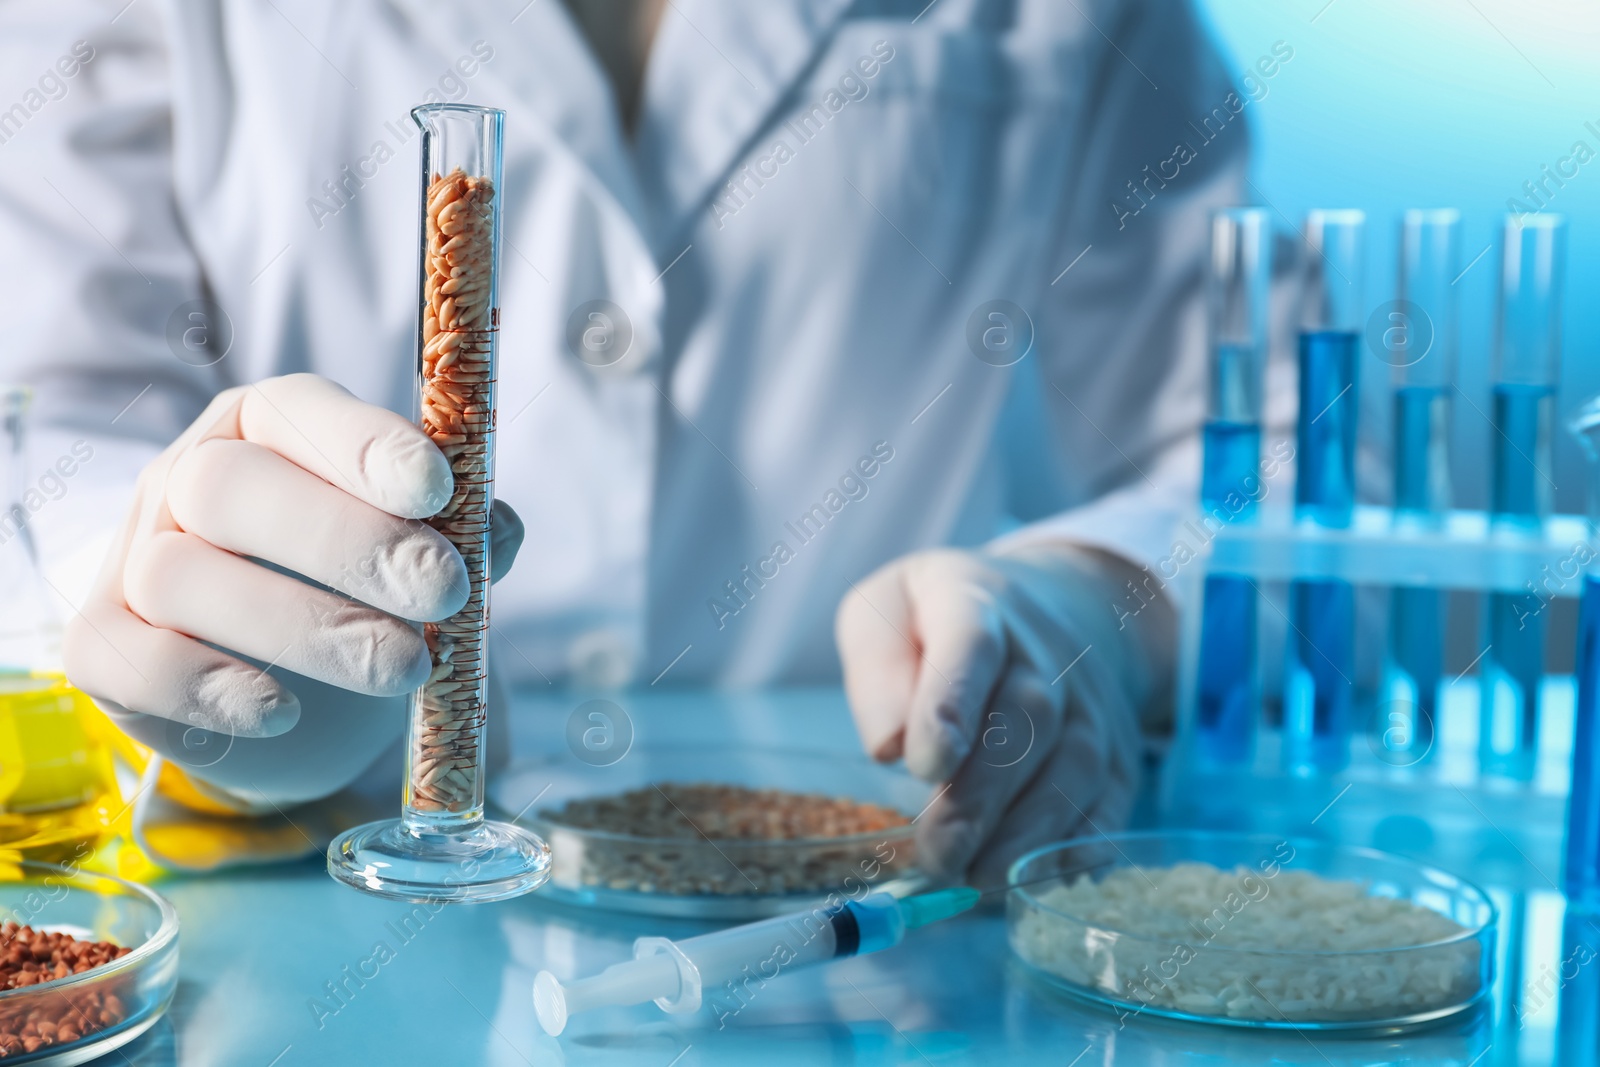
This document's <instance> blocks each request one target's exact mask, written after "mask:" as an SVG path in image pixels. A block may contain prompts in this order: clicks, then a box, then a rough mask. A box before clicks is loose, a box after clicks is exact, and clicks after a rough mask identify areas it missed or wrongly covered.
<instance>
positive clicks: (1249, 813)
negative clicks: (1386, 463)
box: [1130, 503, 1593, 852]
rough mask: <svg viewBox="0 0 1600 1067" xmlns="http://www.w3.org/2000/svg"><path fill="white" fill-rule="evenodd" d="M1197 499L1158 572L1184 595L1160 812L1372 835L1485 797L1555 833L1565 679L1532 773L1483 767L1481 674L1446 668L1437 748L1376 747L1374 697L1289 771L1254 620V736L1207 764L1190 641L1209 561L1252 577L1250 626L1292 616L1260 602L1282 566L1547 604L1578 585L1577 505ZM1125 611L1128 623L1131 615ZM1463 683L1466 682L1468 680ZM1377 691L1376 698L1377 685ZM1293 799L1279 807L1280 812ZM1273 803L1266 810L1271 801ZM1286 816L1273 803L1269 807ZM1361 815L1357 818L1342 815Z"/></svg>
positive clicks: (1510, 819)
mask: <svg viewBox="0 0 1600 1067" xmlns="http://www.w3.org/2000/svg"><path fill="white" fill-rule="evenodd" d="M1207 519H1208V517H1207V516H1205V515H1204V513H1203V512H1199V511H1196V512H1195V513H1194V514H1193V515H1192V516H1191V518H1190V519H1189V520H1188V521H1187V522H1186V523H1185V524H1184V525H1183V526H1182V527H1181V528H1180V538H1181V539H1182V540H1183V542H1184V543H1185V544H1187V545H1188V546H1189V547H1190V549H1191V550H1196V549H1198V550H1197V551H1196V554H1195V556H1194V558H1192V559H1190V560H1189V561H1188V562H1187V563H1186V564H1184V565H1183V566H1182V567H1180V568H1179V569H1178V573H1177V574H1175V575H1172V576H1171V577H1170V579H1168V576H1166V575H1162V576H1161V577H1162V578H1163V579H1164V580H1168V584H1170V585H1173V586H1175V592H1177V594H1178V597H1179V600H1180V603H1181V604H1182V605H1183V610H1181V611H1180V633H1179V669H1178V683H1177V684H1178V691H1177V721H1176V729H1175V732H1174V738H1173V743H1172V746H1171V748H1170V749H1169V751H1168V753H1167V756H1166V759H1165V760H1164V761H1163V766H1162V772H1161V782H1160V785H1159V788H1158V790H1157V796H1158V803H1159V805H1160V807H1161V809H1162V814H1163V818H1165V819H1167V820H1169V821H1171V820H1177V821H1180V822H1191V823H1195V824H1202V823H1205V824H1212V825H1215V824H1217V823H1218V822H1219V821H1220V822H1222V823H1224V824H1228V825H1239V827H1240V828H1250V829H1254V830H1258V831H1267V830H1271V831H1275V832H1282V833H1295V832H1301V833H1312V834H1315V835H1317V836H1322V835H1323V834H1324V833H1326V832H1329V831H1330V830H1331V825H1324V824H1323V822H1322V819H1327V820H1329V822H1330V824H1341V823H1342V824H1344V830H1342V831H1341V832H1342V833H1344V834H1345V836H1346V838H1347V839H1353V840H1364V839H1372V840H1373V843H1374V844H1379V845H1383V844H1385V843H1388V844H1390V845H1393V844H1394V842H1385V841H1383V840H1382V838H1381V835H1377V839H1373V838H1374V835H1373V833H1372V829H1373V825H1372V824H1375V823H1377V822H1381V821H1383V820H1385V819H1390V820H1392V819H1393V817H1397V816H1398V817H1401V818H1404V817H1405V816H1406V814H1407V812H1408V811H1410V810H1412V809H1413V808H1415V809H1416V810H1423V809H1425V810H1426V811H1427V813H1428V817H1429V819H1430V820H1431V821H1433V822H1434V823H1435V824H1436V823H1437V820H1438V819H1439V817H1440V815H1441V809H1452V808H1454V809H1456V810H1458V812H1459V814H1460V815H1461V816H1462V818H1463V819H1464V820H1467V821H1470V822H1473V823H1475V824H1477V825H1480V826H1481V825H1482V824H1483V821H1484V818H1485V817H1486V813H1487V812H1488V811H1491V810H1492V811H1493V812H1494V813H1495V814H1494V816H1493V819H1494V821H1495V823H1496V824H1506V825H1513V826H1518V827H1521V828H1522V829H1523V830H1525V831H1527V832H1531V833H1534V834H1540V835H1554V839H1555V844H1554V845H1551V844H1550V843H1549V842H1543V843H1542V847H1541V848H1540V851H1541V852H1544V851H1545V848H1546V847H1559V840H1560V835H1561V831H1562V820H1563V807H1564V803H1565V796H1566V792H1567V787H1568V782H1569V776H1570V746H1571V741H1572V701H1571V694H1570V687H1567V688H1562V686H1561V683H1560V681H1556V680H1551V679H1547V680H1546V685H1547V686H1550V687H1551V688H1549V689H1547V690H1546V693H1547V696H1546V699H1545V701H1544V704H1545V713H1544V717H1543V721H1542V722H1541V724H1540V753H1539V760H1540V762H1539V766H1538V769H1537V771H1536V774H1535V776H1534V779H1533V780H1532V781H1531V782H1526V783H1516V782H1509V781H1501V780H1498V779H1495V778H1493V777H1488V776H1483V775H1480V774H1479V771H1478V758H1477V747H1476V746H1477V724H1478V719H1477V699H1476V697H1477V682H1478V680H1477V678H1476V677H1475V676H1473V675H1472V674H1471V673H1470V672H1469V673H1467V674H1465V675H1464V676H1463V677H1460V678H1458V679H1456V680H1455V681H1453V682H1452V681H1451V680H1450V678H1449V677H1447V678H1446V680H1445V681H1444V683H1443V686H1444V687H1445V688H1446V689H1447V692H1446V693H1444V694H1441V698H1440V705H1439V706H1440V720H1441V721H1440V722H1437V723H1435V724H1434V729H1435V742H1434V749H1433V751H1431V752H1430V753H1428V755H1427V756H1426V757H1425V758H1423V759H1421V760H1418V761H1416V762H1412V763H1408V764H1407V765H1396V763H1395V762H1394V761H1393V760H1392V759H1386V758H1385V754H1384V753H1383V751H1382V749H1381V747H1380V746H1378V745H1376V744H1374V743H1372V742H1371V741H1370V738H1371V737H1372V728H1373V723H1374V721H1375V720H1377V719H1378V718H1380V715H1379V713H1380V712H1381V709H1380V708H1374V707H1372V706H1371V703H1372V702H1371V701H1369V702H1368V706H1366V707H1364V708H1362V712H1363V714H1362V715H1360V716H1359V718H1358V721H1357V723H1356V724H1355V728H1354V729H1353V730H1352V734H1351V736H1350V738H1349V739H1348V740H1349V746H1350V758H1349V761H1348V763H1347V765H1346V766H1345V767H1343V768H1342V769H1340V770H1338V771H1335V772H1332V773H1328V774H1317V775H1312V774H1304V773H1292V772H1290V771H1289V770H1286V769H1285V767H1284V765H1283V761H1282V751H1281V735H1280V731H1279V730H1277V729H1276V728H1273V727H1269V726H1268V725H1266V723H1265V717H1264V715H1263V714H1262V708H1263V701H1262V699H1261V697H1262V696H1263V694H1264V690H1263V687H1262V684H1261V678H1260V677H1259V672H1260V671H1261V665H1262V664H1263V663H1266V662H1268V660H1269V657H1281V656H1282V655H1283V649H1282V647H1281V645H1274V646H1269V645H1267V644H1266V643H1264V642H1261V640H1260V635H1259V634H1258V636H1257V640H1258V646H1257V647H1258V654H1257V656H1256V664H1257V668H1256V669H1257V671H1258V677H1257V679H1256V694H1257V700H1256V738H1255V745H1254V753H1253V757H1252V758H1251V759H1250V760H1249V761H1247V762H1245V763H1243V764H1239V765H1233V766H1217V765H1207V764H1206V762H1205V761H1204V760H1203V759H1202V757H1201V756H1200V754H1199V748H1198V746H1197V744H1196V743H1195V741H1196V739H1195V691H1196V682H1197V676H1198V655H1199V647H1200V615H1201V613H1200V611H1199V610H1198V609H1199V605H1200V601H1201V597H1202V596H1203V591H1204V586H1205V579H1206V577H1207V576H1208V575H1232V576H1238V577H1243V578H1246V579H1249V580H1250V581H1251V582H1252V583H1254V584H1255V585H1257V586H1258V587H1259V588H1258V596H1260V597H1261V598H1262V604H1263V606H1262V607H1261V609H1260V611H1259V612H1258V616H1259V617H1260V619H1261V625H1260V629H1261V630H1262V631H1265V630H1267V629H1268V620H1269V618H1274V617H1276V618H1277V621H1278V624H1279V625H1280V626H1285V627H1286V626H1287V620H1286V619H1283V618H1281V617H1279V616H1278V612H1277V611H1275V610H1274V608H1273V607H1268V606H1266V604H1267V603H1268V601H1267V596H1266V594H1268V593H1269V592H1272V591H1274V590H1281V589H1282V588H1283V587H1284V586H1285V584H1286V583H1288V582H1289V581H1291V580H1307V579H1311V580H1316V579H1336V580H1340V581H1345V582H1349V583H1351V584H1353V585H1356V586H1357V587H1362V586H1377V587H1395V586H1410V587H1422V588H1434V589H1441V590H1466V591H1473V592H1478V593H1491V592H1502V593H1512V594H1524V595H1527V594H1529V593H1534V594H1536V595H1537V597H1538V601H1537V602H1536V603H1538V604H1539V605H1541V606H1540V607H1539V609H1538V610H1549V602H1550V601H1551V600H1552V599H1555V598H1573V597H1577V596H1578V595H1579V593H1580V592H1581V591H1582V588H1583V571H1584V569H1585V560H1586V559H1587V558H1588V554H1589V553H1590V552H1592V551H1593V549H1592V548H1591V547H1590V546H1591V541H1590V536H1591V532H1590V525H1589V522H1588V521H1587V520H1586V519H1585V518H1584V517H1582V516H1577V515H1554V516H1551V517H1549V518H1547V519H1546V520H1545V521H1544V523H1543V525H1542V528H1541V530H1540V532H1539V533H1537V534H1532V535H1529V534H1518V535H1515V536H1513V535H1511V534H1508V533H1502V532H1498V531H1496V530H1494V529H1493V528H1492V527H1491V522H1490V516H1489V514H1488V513H1487V512H1482V511H1464V510H1456V511H1450V512H1448V513H1446V514H1445V515H1443V516H1442V517H1441V519H1440V520H1439V521H1438V522H1436V523H1433V524H1431V525H1418V524H1412V523H1410V522H1408V521H1407V520H1406V519H1404V518H1397V516H1396V513H1395V512H1394V511H1393V510H1391V509H1389V508H1384V507H1375V506H1357V507H1356V509H1355V513H1354V517H1353V519H1352V522H1351V524H1350V526H1349V527H1348V528H1344V529H1332V528H1327V527H1320V526H1316V525H1313V524H1310V523H1305V522H1298V521H1296V519H1295V516H1294V514H1293V509H1292V508H1291V507H1288V506H1284V505H1276V504H1267V503H1263V505H1262V506H1261V507H1260V509H1259V510H1258V512H1257V515H1256V517H1255V519H1254V521H1252V522H1249V523H1234V524H1231V525H1221V526H1219V525H1218V524H1217V522H1216V520H1214V519H1210V520H1209V524H1208V522H1207ZM1131 624H1132V623H1130V625H1131ZM1462 690H1465V691H1464V692H1462ZM1380 699H1381V698H1380ZM1334 799H1337V804H1333V805H1332V806H1330V807H1329V809H1328V811H1327V814H1326V815H1323V816H1320V817H1313V816H1315V815H1316V814H1317V813H1318V812H1319V810H1320V808H1321V804H1322V803H1324V802H1328V801H1332V800H1334ZM1291 812H1292V813H1293V814H1288V813H1291ZM1275 813H1276V814H1275ZM1279 816H1281V817H1279ZM1352 820H1353V821H1354V822H1355V823H1365V824H1367V825H1364V826H1352V825H1350V824H1351V822H1352Z"/></svg>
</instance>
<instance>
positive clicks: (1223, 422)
mask: <svg viewBox="0 0 1600 1067" xmlns="http://www.w3.org/2000/svg"><path fill="white" fill-rule="evenodd" d="M1271 239H1272V231H1271V225H1270V222H1269V219H1268V215H1267V212H1266V211H1265V210H1263V209H1261V208H1228V209H1226V210H1223V211H1218V212H1216V213H1215V214H1214V215H1213V216H1212V217H1211V258H1210V261H1209V263H1208V264H1207V270H1206V310H1207V327H1208V336H1209V342H1210V355H1211V395H1210V415H1209V418H1208V419H1207V421H1206V425H1205V430H1204V443H1203V444H1204V453H1203V456H1204V458H1203V460H1202V463H1203V467H1202V473H1201V481H1200V508H1201V516H1200V521H1201V522H1202V523H1204V524H1205V526H1206V529H1207V530H1208V531H1212V532H1215V530H1217V529H1219V528H1220V527H1221V526H1222V525H1225V524H1227V523H1230V522H1247V521H1250V520H1251V519H1252V518H1253V517H1254V515H1255V510H1256V503H1257V501H1258V500H1259V499H1260V496H1261V492H1262V488H1263V487H1262V484H1261V480H1260V479H1261V472H1260V463H1261V409H1262V375H1263V370H1264V368H1265V365H1266V357H1267V300H1268V290H1269V287H1270V285H1271V281H1272V262H1271ZM1257 703H1258V701H1257V694H1256V587H1255V584H1254V583H1253V582H1252V581H1251V580H1250V579H1249V578H1247V577H1242V576H1234V575H1227V574H1210V575H1208V576H1207V577H1206V581H1205V592H1204V594H1203V598H1202V601H1201V622H1200V654H1199V663H1198V670H1197V680H1196V692H1195V724H1196V731H1195V738H1196V745H1197V754H1198V755H1199V757H1200V758H1201V760H1202V761H1204V762H1206V763H1209V764H1213V765H1224V766H1227V765H1239V764H1243V763H1246V762H1248V761H1249V759H1250V757H1251V755H1252V752H1253V748H1254V744H1255V724H1256V705H1257Z"/></svg>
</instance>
